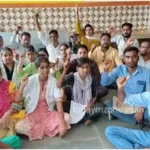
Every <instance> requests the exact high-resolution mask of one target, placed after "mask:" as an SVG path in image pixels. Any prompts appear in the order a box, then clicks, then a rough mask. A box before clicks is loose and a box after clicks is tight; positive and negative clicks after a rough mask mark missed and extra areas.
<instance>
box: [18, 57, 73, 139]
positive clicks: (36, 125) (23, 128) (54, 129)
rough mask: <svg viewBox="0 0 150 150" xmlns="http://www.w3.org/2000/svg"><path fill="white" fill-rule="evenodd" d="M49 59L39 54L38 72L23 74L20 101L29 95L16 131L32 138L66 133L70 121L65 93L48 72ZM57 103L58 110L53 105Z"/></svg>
mask: <svg viewBox="0 0 150 150" xmlns="http://www.w3.org/2000/svg"><path fill="white" fill-rule="evenodd" d="M49 65H50V63H49V60H48V58H47V57H44V56H43V57H37V58H36V60H35V66H36V69H37V71H38V74H35V75H32V76H31V77H30V78H29V79H28V77H27V75H26V76H24V77H23V78H22V81H21V86H20V89H19V95H18V98H17V100H16V101H17V102H18V101H20V100H22V99H23V97H26V98H27V99H28V104H27V107H26V113H27V114H26V119H24V120H21V121H20V122H18V123H17V124H16V127H15V129H16V132H17V133H19V134H24V135H27V136H28V137H29V140H30V141H32V140H37V139H43V137H44V135H47V136H49V137H54V136H56V135H57V134H60V136H63V135H64V134H65V133H66V132H67V129H69V128H70V125H69V115H67V114H64V111H63V106H62V95H61V92H60V89H59V88H57V87H56V79H55V78H54V77H53V76H52V75H50V74H49ZM55 103H56V105H57V111H55V110H54V105H55Z"/></svg>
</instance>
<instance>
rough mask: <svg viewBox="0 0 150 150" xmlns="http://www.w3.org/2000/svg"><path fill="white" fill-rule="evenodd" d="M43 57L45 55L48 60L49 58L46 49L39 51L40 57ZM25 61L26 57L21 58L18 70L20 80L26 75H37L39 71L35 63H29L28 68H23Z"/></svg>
mask: <svg viewBox="0 0 150 150" xmlns="http://www.w3.org/2000/svg"><path fill="white" fill-rule="evenodd" d="M42 55H44V56H45V57H47V58H48V56H49V55H48V52H47V50H46V49H45V48H40V49H39V51H38V56H42ZM38 56H37V57H38ZM24 60H25V56H23V57H21V58H20V61H19V65H18V68H17V76H18V78H22V77H23V76H25V75H26V74H28V76H31V75H33V74H36V73H37V70H36V67H35V63H34V62H33V63H29V64H28V65H27V66H26V67H24V68H23V65H24Z"/></svg>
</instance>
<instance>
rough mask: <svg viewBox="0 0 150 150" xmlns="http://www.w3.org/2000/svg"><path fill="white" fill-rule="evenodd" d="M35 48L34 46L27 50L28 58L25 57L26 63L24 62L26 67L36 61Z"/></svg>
mask: <svg viewBox="0 0 150 150" xmlns="http://www.w3.org/2000/svg"><path fill="white" fill-rule="evenodd" d="M35 54H36V53H35V48H34V46H33V45H29V46H28V47H27V48H26V54H25V55H26V56H25V61H24V66H27V65H28V64H30V63H33V62H34V61H35Z"/></svg>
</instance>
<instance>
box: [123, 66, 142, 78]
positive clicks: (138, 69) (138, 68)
mask: <svg viewBox="0 0 150 150" xmlns="http://www.w3.org/2000/svg"><path fill="white" fill-rule="evenodd" d="M125 69H126V71H127V72H128V73H129V71H128V67H127V65H125ZM139 72H141V67H140V66H137V69H136V70H135V72H134V73H133V74H132V76H134V75H136V74H137V73H139Z"/></svg>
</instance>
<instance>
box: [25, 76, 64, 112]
mask: <svg viewBox="0 0 150 150" xmlns="http://www.w3.org/2000/svg"><path fill="white" fill-rule="evenodd" d="M56 82H57V80H56V79H55V78H54V77H53V76H52V75H49V77H48V82H47V86H46V101H47V104H48V106H49V110H50V111H52V110H53V109H54V105H55V100H56V99H57V98H62V94H61V90H60V89H59V88H57V86H56ZM23 96H24V97H25V98H26V99H27V102H28V103H27V106H26V113H27V114H29V113H32V112H33V111H34V110H35V109H36V106H37V104H38V101H39V96H40V82H39V74H35V75H32V76H31V77H29V80H28V83H27V85H26V87H25V89H24V91H23Z"/></svg>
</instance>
